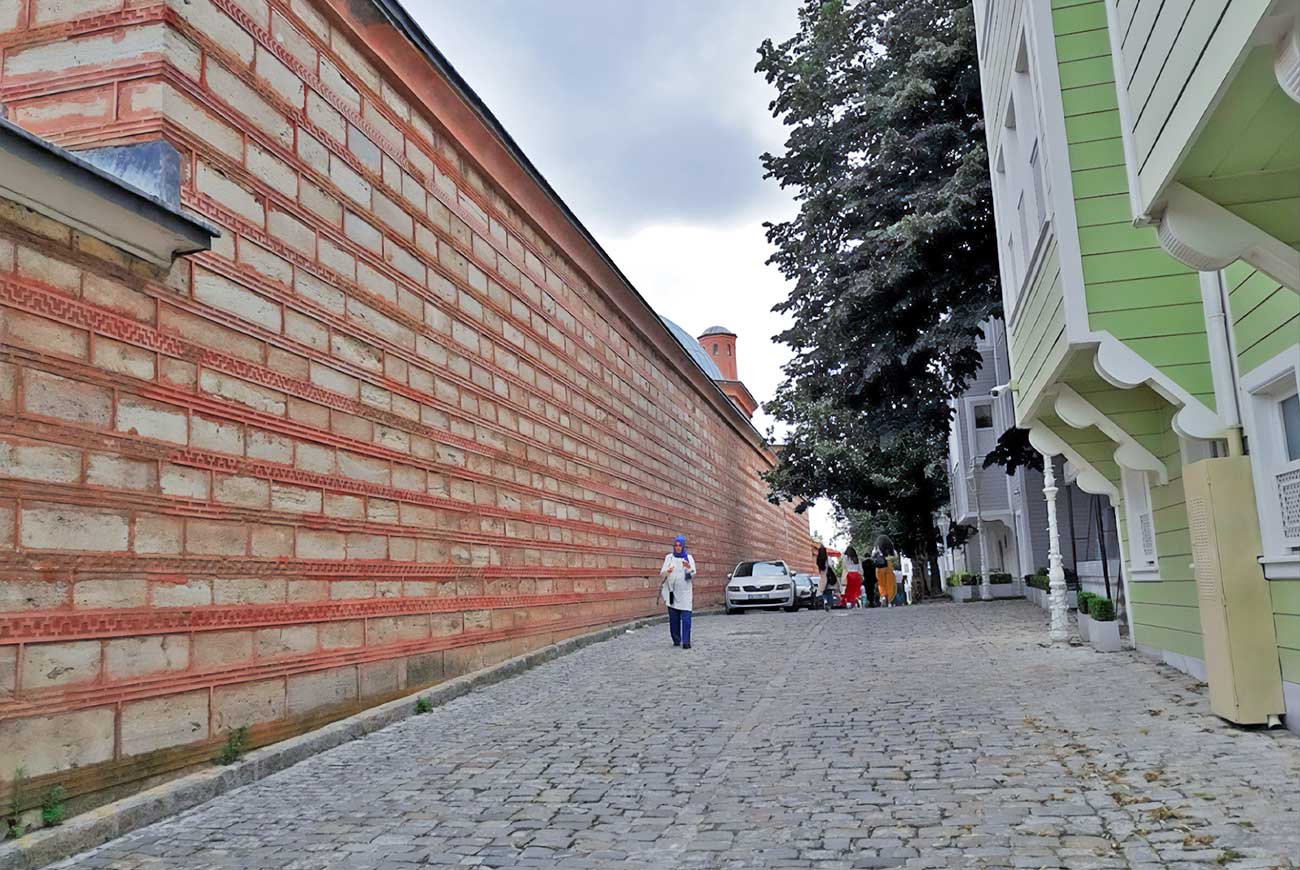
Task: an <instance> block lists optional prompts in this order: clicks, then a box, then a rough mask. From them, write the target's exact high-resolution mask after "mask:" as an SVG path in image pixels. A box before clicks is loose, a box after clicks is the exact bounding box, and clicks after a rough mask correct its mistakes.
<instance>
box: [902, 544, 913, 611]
mask: <svg viewBox="0 0 1300 870" xmlns="http://www.w3.org/2000/svg"><path fill="white" fill-rule="evenodd" d="M898 565H899V571H900V572H901V573H902V575H903V590H904V591H905V592H906V593H907V603H908V604H911V603H912V589H913V586H912V581H913V577H912V560H911V559H909V558H907V556H899V557H898Z"/></svg>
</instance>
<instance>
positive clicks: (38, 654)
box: [23, 640, 101, 691]
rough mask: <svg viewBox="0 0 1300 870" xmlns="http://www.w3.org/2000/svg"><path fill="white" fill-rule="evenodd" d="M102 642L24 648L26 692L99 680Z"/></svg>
mask: <svg viewBox="0 0 1300 870" xmlns="http://www.w3.org/2000/svg"><path fill="white" fill-rule="evenodd" d="M100 653H101V649H100V642H99V641H97V640H78V641H71V642H68V643H34V644H29V645H27V646H26V647H24V648H23V689H24V690H25V691H37V690H40V689H52V688H54V687H56V686H69V685H72V684H74V683H88V682H92V681H94V680H96V679H98V678H99V674H100Z"/></svg>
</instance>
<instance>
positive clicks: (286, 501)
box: [271, 483, 321, 514]
mask: <svg viewBox="0 0 1300 870" xmlns="http://www.w3.org/2000/svg"><path fill="white" fill-rule="evenodd" d="M271 509H272V510H277V511H290V512H292V513H299V514H318V513H320V510H321V492H320V490H319V489H307V488H306V487H301V486H291V485H289V484H286V483H276V484H272V485H271Z"/></svg>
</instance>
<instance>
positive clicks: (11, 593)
mask: <svg viewBox="0 0 1300 870" xmlns="http://www.w3.org/2000/svg"><path fill="white" fill-rule="evenodd" d="M68 590H69V584H68V582H67V581H66V580H6V581H4V582H3V583H0V613H13V612H15V611H19V610H53V609H55V608H57V607H65V606H67V604H68Z"/></svg>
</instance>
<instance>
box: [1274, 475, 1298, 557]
mask: <svg viewBox="0 0 1300 870" xmlns="http://www.w3.org/2000/svg"><path fill="white" fill-rule="evenodd" d="M1277 498H1278V502H1279V503H1280V504H1279V506H1280V507H1281V508H1282V536H1283V537H1285V538H1286V539H1287V540H1291V541H1300V468H1297V469H1295V470H1293V471H1284V472H1282V473H1281V474H1279V475H1278V476H1277Z"/></svg>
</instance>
